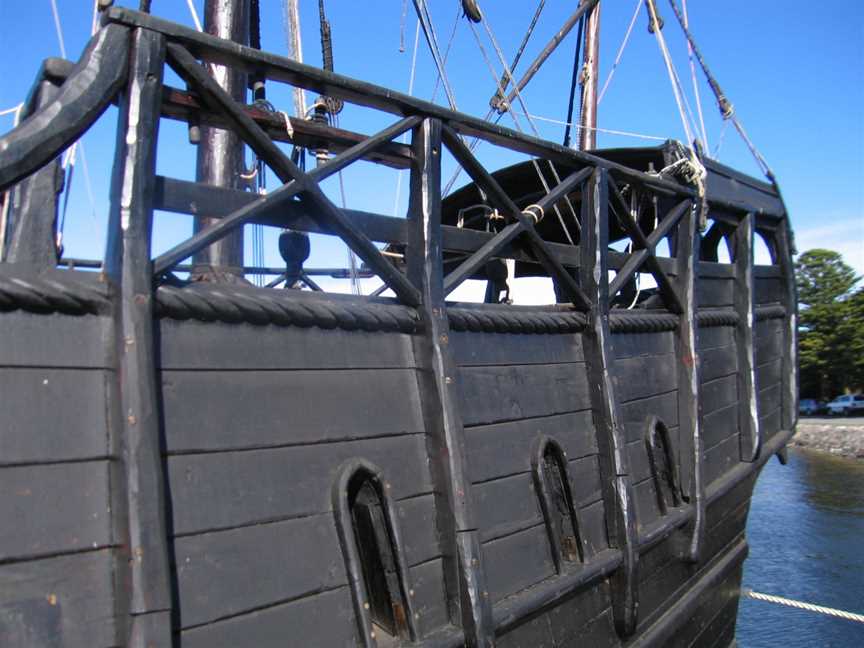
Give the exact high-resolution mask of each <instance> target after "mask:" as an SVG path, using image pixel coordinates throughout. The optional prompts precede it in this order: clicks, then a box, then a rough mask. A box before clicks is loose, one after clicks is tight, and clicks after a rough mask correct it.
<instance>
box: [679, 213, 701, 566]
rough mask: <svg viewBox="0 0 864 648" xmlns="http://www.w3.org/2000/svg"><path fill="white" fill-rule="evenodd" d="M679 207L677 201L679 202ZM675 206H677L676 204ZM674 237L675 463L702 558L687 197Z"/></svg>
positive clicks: (694, 547)
mask: <svg viewBox="0 0 864 648" xmlns="http://www.w3.org/2000/svg"><path fill="white" fill-rule="evenodd" d="M679 207H681V205H679ZM676 209H677V208H676ZM682 216H683V217H682V218H681V222H680V224H679V225H678V232H677V237H676V239H675V241H676V245H675V262H676V264H677V266H678V273H677V277H676V284H677V286H676V287H677V294H678V295H680V296H681V301H682V305H683V307H684V308H683V309H682V312H681V314H680V315H679V316H678V330H677V332H676V334H675V338H676V340H675V342H676V347H677V349H676V350H677V353H676V355H677V357H678V426H679V427H678V439H679V448H678V463H679V465H680V471H681V489H682V493H683V494H685V495H686V496H687V498H688V501H689V502H690V505H691V506H692V507H693V509H694V520H693V534H692V536H691V539H690V547H689V549H688V553H687V557H688V559H689V560H690V561H691V562H698V561H699V560H701V558H702V547H703V545H704V542H705V484H704V481H703V470H702V462H703V457H702V422H701V419H700V416H699V385H700V382H699V381H700V378H699V352H698V350H697V349H698V348H699V346H698V344H697V337H698V335H699V325H698V323H697V322H696V313H697V307H698V304H697V303H696V289H695V288H696V268H697V260H698V257H699V230H698V228H697V226H696V225H697V220H698V215H697V213H696V205H695V203H693V202H692V201H687V204H686V205H684V211H683V214H682Z"/></svg>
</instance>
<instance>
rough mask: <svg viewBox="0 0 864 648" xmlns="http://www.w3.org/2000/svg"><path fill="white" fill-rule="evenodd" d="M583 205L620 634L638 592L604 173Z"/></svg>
mask: <svg viewBox="0 0 864 648" xmlns="http://www.w3.org/2000/svg"><path fill="white" fill-rule="evenodd" d="M585 193H586V194H587V199H583V201H582V240H581V243H580V247H581V250H580V259H581V261H582V263H581V266H580V275H579V279H580V284H581V289H582V291H583V292H584V293H585V294H586V295H587V296H588V299H589V301H590V303H591V308H590V310H589V311H588V325H587V327H586V330H585V335H584V336H583V341H584V349H585V361H586V364H587V366H588V383H589V384H590V391H591V408H592V409H593V411H594V424H595V428H596V430H597V445H598V448H599V450H600V454H599V456H600V474H601V477H602V489H603V502H604V506H605V511H606V525H607V528H608V530H609V543H610V545H612V546H614V547H616V548H618V549H620V550H621V553H622V557H623V560H622V564H621V567H620V568H619V569H618V570H617V571H616V572H615V574H613V576H612V613H613V617H614V620H615V627H616V629H617V630H618V633H619V634H620V635H621V636H628V635H630V634H632V633H633V631H634V630H635V629H636V621H637V610H638V589H637V582H636V574H637V563H638V560H639V554H638V551H637V547H636V543H637V535H636V518H635V510H634V500H633V486H632V483H631V481H630V475H629V470H628V467H627V454H626V450H625V447H624V445H625V443H624V435H623V428H622V422H621V415H620V413H619V411H618V402H617V400H616V398H615V384H614V381H613V378H612V373H611V371H612V363H613V362H614V355H613V353H612V340H611V332H610V330H609V265H608V248H609V183H608V175H607V171H606V169H602V168H598V169H596V170H595V171H594V175H593V177H592V178H591V180H590V181H589V182H588V183H586V192H585Z"/></svg>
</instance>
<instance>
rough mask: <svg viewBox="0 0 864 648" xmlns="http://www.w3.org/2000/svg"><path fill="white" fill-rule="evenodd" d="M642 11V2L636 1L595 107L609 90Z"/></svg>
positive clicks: (640, 0)
mask: <svg viewBox="0 0 864 648" xmlns="http://www.w3.org/2000/svg"><path fill="white" fill-rule="evenodd" d="M641 9H642V0H636V10H635V11H634V12H633V17H632V18H631V19H630V24H629V25H628V26H627V32H626V33H625V34H624V40H623V41H622V42H621V47H619V48H618V53H617V54H616V55H615V62H614V63H612V68H611V69H610V70H609V74H608V75H607V76H606V81H604V82H603V87H602V88H601V89H600V94H599V95H597V105H598V106H599V105H600V102H601V101H603V97H604V95H605V94H606V90H607V89H608V88H609V84H610V83H611V82H612V77H613V75H614V74H615V70H617V69H618V64H619V63H620V62H621V58H622V57H623V56H624V49H625V48H626V47H627V43H628V42H629V41H630V34H631V33H632V32H633V25H635V24H636V19H637V18H638V17H639V11H640V10H641Z"/></svg>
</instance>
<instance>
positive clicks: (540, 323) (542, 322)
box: [447, 308, 588, 333]
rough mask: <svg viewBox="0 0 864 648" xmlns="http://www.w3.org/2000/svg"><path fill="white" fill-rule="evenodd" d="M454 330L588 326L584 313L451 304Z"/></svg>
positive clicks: (570, 330)
mask: <svg viewBox="0 0 864 648" xmlns="http://www.w3.org/2000/svg"><path fill="white" fill-rule="evenodd" d="M447 316H448V317H449V319H450V328H451V329H452V330H454V331H472V332H485V333H575V332H578V331H582V330H584V329H585V326H586V324H587V321H588V320H587V318H586V317H585V314H584V313H577V312H562V313H552V312H548V311H534V312H527V311H520V310H513V311H506V310H480V309H477V310H473V309H467V308H448V309H447Z"/></svg>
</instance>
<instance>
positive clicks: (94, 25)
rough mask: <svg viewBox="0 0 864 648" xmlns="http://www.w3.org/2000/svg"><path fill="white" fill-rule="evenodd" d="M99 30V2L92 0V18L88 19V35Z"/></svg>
mask: <svg viewBox="0 0 864 648" xmlns="http://www.w3.org/2000/svg"><path fill="white" fill-rule="evenodd" d="M98 29H99V0H93V16H92V17H91V19H90V35H91V36H92V35H93V34H95V33H96V32H97V31H98Z"/></svg>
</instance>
